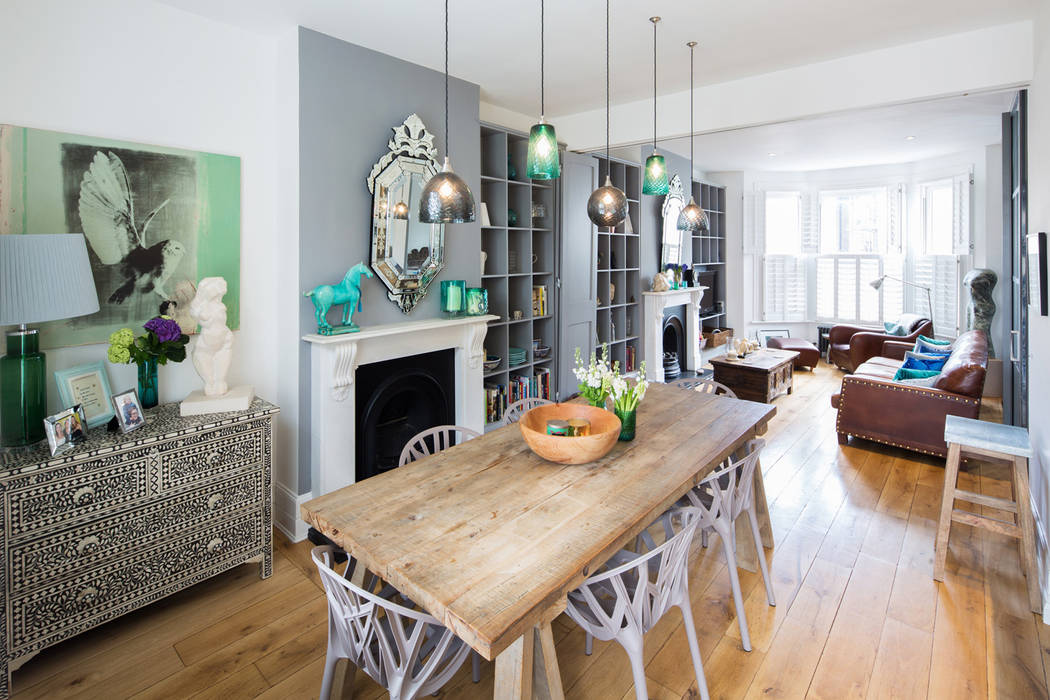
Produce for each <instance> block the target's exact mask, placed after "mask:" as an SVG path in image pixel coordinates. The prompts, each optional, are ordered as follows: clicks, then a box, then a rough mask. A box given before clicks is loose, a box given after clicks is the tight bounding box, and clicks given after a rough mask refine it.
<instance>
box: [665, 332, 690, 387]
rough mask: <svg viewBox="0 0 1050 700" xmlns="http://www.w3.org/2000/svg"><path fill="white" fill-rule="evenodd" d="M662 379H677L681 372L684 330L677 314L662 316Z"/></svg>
mask: <svg viewBox="0 0 1050 700" xmlns="http://www.w3.org/2000/svg"><path fill="white" fill-rule="evenodd" d="M663 348H664V356H663V363H664V381H668V380H671V379H677V378H678V377H679V376H680V375H681V373H682V366H681V362H680V359H681V358H682V356H683V353H685V331H684V329H683V328H682V321H681V319H679V318H678V317H677V316H664V332H663Z"/></svg>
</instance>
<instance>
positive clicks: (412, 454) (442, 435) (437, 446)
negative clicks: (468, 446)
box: [397, 425, 481, 467]
mask: <svg viewBox="0 0 1050 700" xmlns="http://www.w3.org/2000/svg"><path fill="white" fill-rule="evenodd" d="M457 433H459V434H460V435H462V436H463V437H462V439H457V438H456V434H457ZM480 435H481V434H480V433H478V432H477V431H475V430H471V429H470V428H464V427H463V426H462V425H439V426H437V427H436V428H428V429H427V430H424V431H423V432H421V433H417V434H416V435H414V436H413V437H412V439H411V440H409V441H408V444H406V445H405V448H404V449H403V450H401V458H400V459H398V461H397V466H399V467H403V466H405V465H406V464H408V463H409V462H414V461H416V460H417V459H422V458H423V457H426V456H428V455H432V454H437V453H438V452H441V451H442V450H447V449H448V448H449V447H452V446H453V445H456V444H458V443H460V442H465V441H467V440H470V439H472V438H476V437H480Z"/></svg>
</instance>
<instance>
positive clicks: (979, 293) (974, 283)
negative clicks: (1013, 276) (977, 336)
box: [963, 268, 999, 357]
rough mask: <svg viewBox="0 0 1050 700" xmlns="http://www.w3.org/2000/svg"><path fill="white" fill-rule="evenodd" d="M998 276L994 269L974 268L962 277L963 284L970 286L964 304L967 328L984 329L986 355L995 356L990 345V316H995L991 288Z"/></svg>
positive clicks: (993, 349)
mask: <svg viewBox="0 0 1050 700" xmlns="http://www.w3.org/2000/svg"><path fill="white" fill-rule="evenodd" d="M998 281H999V276H998V275H996V274H995V271H994V270H987V269H982V268H975V269H973V270H970V271H969V272H967V273H966V276H965V277H963V285H965V286H967V287H969V288H970V302H969V303H968V304H967V305H966V328H967V330H979V331H984V334H985V335H987V336H988V357H995V347H994V346H993V345H992V333H991V328H992V318H994V317H995V300H994V299H992V290H993V289H995V284H996V282H998Z"/></svg>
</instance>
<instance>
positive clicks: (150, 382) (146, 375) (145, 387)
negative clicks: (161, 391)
mask: <svg viewBox="0 0 1050 700" xmlns="http://www.w3.org/2000/svg"><path fill="white" fill-rule="evenodd" d="M138 370H139V401H141V402H142V407H143V408H153V407H154V406H156V405H157V402H158V391H157V359H156V358H154V357H151V358H150V359H148V360H146V361H145V362H140V363H139V364H138Z"/></svg>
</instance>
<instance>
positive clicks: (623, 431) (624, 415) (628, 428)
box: [613, 408, 638, 442]
mask: <svg viewBox="0 0 1050 700" xmlns="http://www.w3.org/2000/svg"><path fill="white" fill-rule="evenodd" d="M637 412H638V409H637V408H632V409H631V410H630V411H621V410H620V409H614V410H613V413H615V414H616V417H617V418H619V419H620V441H621V442H630V441H631V440H634V425H635V419H636V417H637Z"/></svg>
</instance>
